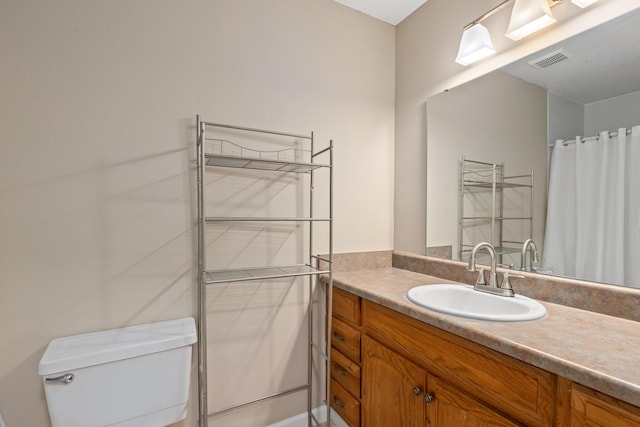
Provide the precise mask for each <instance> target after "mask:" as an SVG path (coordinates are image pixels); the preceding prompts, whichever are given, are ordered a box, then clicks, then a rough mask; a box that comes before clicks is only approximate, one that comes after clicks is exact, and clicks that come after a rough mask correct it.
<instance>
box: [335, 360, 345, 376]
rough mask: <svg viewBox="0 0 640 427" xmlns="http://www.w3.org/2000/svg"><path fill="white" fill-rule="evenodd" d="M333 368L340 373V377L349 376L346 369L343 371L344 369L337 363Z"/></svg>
mask: <svg viewBox="0 0 640 427" xmlns="http://www.w3.org/2000/svg"><path fill="white" fill-rule="evenodd" d="M333 368H334V369H335V370H336V372H337V373H339V374H340V375H344V376H346V375H347V374H348V372H347V371H346V370H344V369H342V367H341V366H340V365H338V364H337V363H334V364H333Z"/></svg>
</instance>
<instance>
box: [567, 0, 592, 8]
mask: <svg viewBox="0 0 640 427" xmlns="http://www.w3.org/2000/svg"><path fill="white" fill-rule="evenodd" d="M597 1H598V0H571V3H573V4H575V5H576V6H578V7H583V8H584V7H587V6H591V5H592V4H594V3H595V2H597Z"/></svg>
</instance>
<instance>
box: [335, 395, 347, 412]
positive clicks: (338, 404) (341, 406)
mask: <svg viewBox="0 0 640 427" xmlns="http://www.w3.org/2000/svg"><path fill="white" fill-rule="evenodd" d="M333 403H335V404H336V406H338V407H339V408H340V409H344V408H346V407H347V405H345V404H344V403H342V402H340V401H339V400H338V398H337V397H336V396H335V395H334V396H333Z"/></svg>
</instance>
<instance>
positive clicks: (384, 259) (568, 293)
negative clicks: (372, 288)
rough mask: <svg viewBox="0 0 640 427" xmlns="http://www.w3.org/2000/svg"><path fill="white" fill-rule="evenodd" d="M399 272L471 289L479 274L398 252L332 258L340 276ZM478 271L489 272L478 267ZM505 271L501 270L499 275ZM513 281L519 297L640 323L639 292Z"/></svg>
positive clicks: (534, 279)
mask: <svg viewBox="0 0 640 427" xmlns="http://www.w3.org/2000/svg"><path fill="white" fill-rule="evenodd" d="M390 267H394V268H400V269H403V270H408V271H413V272H416V273H421V274H426V275H428V276H435V277H441V278H443V279H447V280H452V281H455V282H460V283H467V284H469V285H472V284H474V283H475V280H476V277H477V273H470V272H468V271H467V264H466V263H464V262H460V261H451V260H445V259H441V258H434V257H429V256H422V255H416V254H411V253H405V252H396V251H377V252H353V253H343V254H334V255H333V271H334V273H340V272H345V271H356V270H373V269H378V268H390ZM479 268H486V267H483V266H479ZM502 271H505V270H504V269H501V268H498V272H502ZM517 274H522V275H523V276H525V278H524V279H520V278H512V280H511V284H512V286H513V289H514V290H515V291H516V293H517V294H522V295H526V296H528V297H530V298H534V299H537V300H540V301H547V302H551V303H554V304H561V305H564V306H568V307H573V308H578V309H581V310H588V311H593V312H596V313H601V314H606V315H609V316H615V317H619V318H623V319H629V320H634V321H636V322H640V289H634V288H624V287H620V286H613V285H603V284H600V283H593V282H585V281H582V280H575V279H567V278H563V277H555V276H545V275H541V274H533V273H528V272H525V271H518V272H517Z"/></svg>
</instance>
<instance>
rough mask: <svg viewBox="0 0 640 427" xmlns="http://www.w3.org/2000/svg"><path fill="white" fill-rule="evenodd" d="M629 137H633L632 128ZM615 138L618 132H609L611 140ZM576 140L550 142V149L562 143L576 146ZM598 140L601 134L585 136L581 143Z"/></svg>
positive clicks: (628, 130)
mask: <svg viewBox="0 0 640 427" xmlns="http://www.w3.org/2000/svg"><path fill="white" fill-rule="evenodd" d="M627 135H631V128H629V129H627ZM614 136H618V131H613V132H609V138H611V137H614ZM576 139H577V138H574V139H565V140H564V141H563V140H561V139H558V140H556V141H555V142H550V143H549V147H553V146H554V145H556V143H557V142H561V143H562V144H563V145H564V146H565V147H566V146H567V145H569V144H575V143H576ZM594 139H595V140H598V139H600V134H598V135H593V136H583V137H581V138H580V142H587V141H591V140H594Z"/></svg>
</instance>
